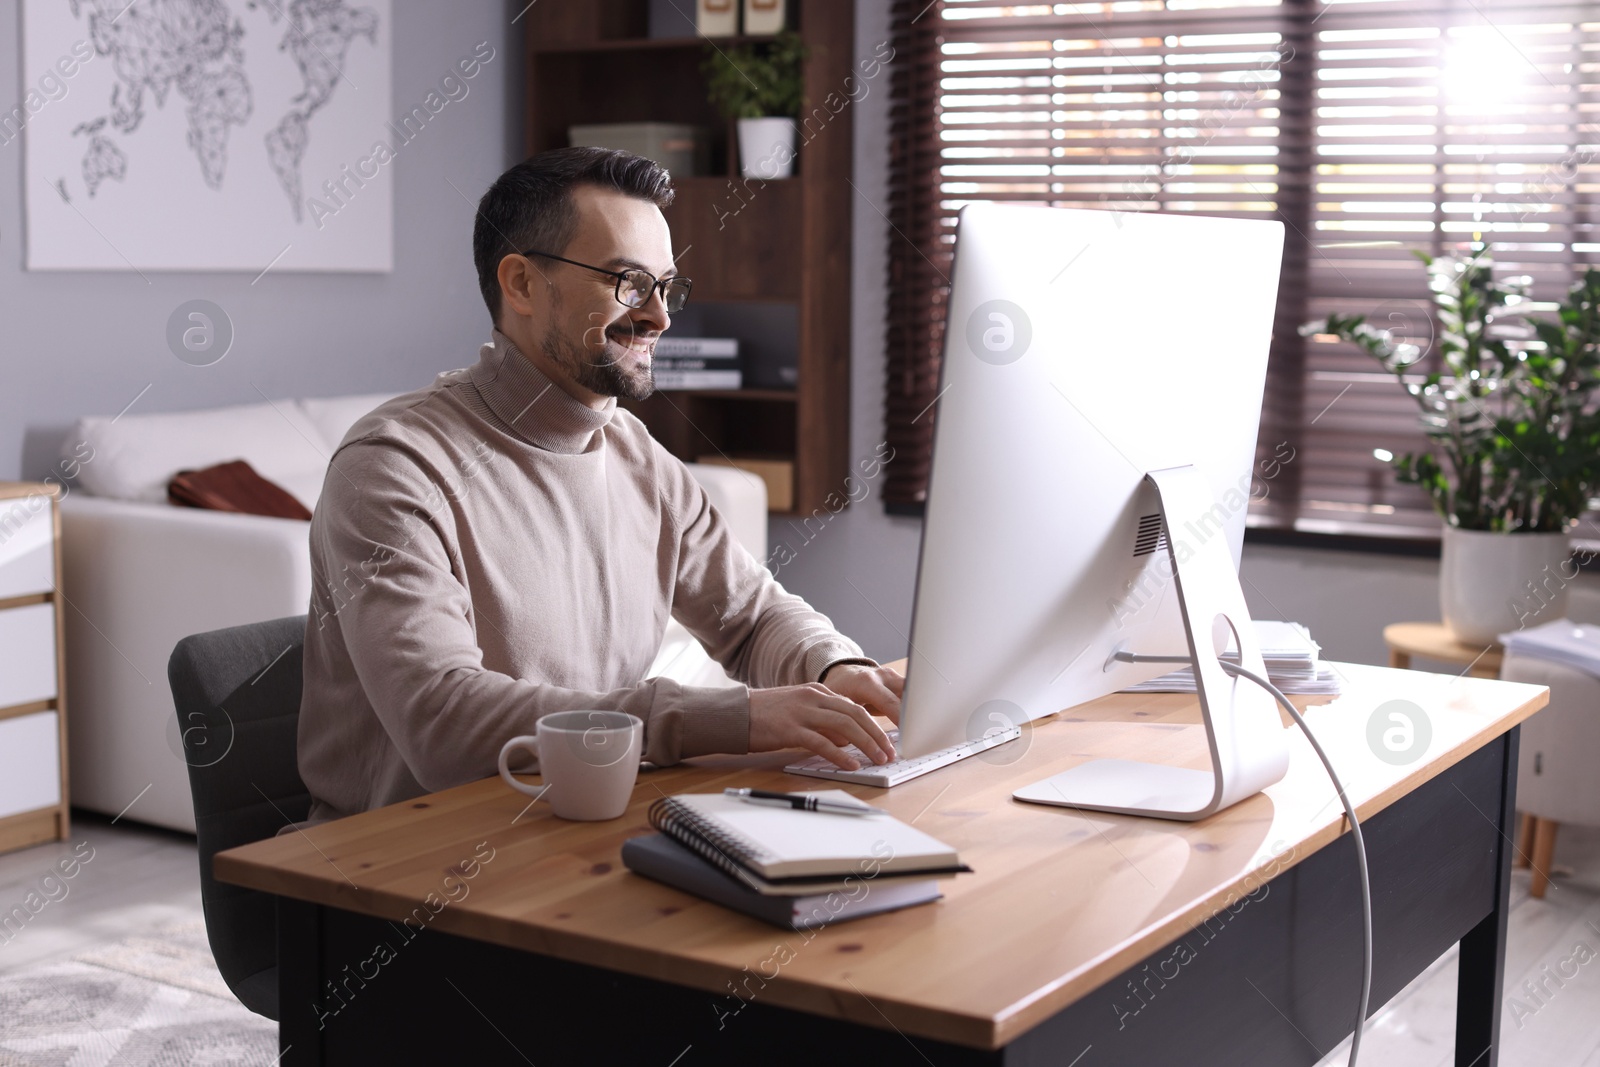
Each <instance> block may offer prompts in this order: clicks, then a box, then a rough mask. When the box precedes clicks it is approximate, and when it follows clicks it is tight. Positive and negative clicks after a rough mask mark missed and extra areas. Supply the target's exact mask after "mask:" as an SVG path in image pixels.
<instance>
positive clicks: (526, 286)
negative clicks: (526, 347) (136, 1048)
mask: <svg viewBox="0 0 1600 1067" xmlns="http://www.w3.org/2000/svg"><path fill="white" fill-rule="evenodd" d="M495 276H496V277H497V278H498V279H499V281H500V307H501V310H502V312H504V311H512V312H515V313H516V314H518V315H521V316H523V317H524V318H527V317H530V316H532V315H533V313H534V305H535V303H536V302H538V301H539V300H540V299H541V298H540V296H539V295H538V293H539V291H540V290H542V289H543V287H544V286H545V285H547V284H548V282H546V281H545V279H544V278H543V277H541V276H540V275H539V273H538V272H537V271H534V270H532V269H531V268H530V266H529V263H528V261H527V260H526V259H525V258H523V257H522V256H518V255H508V256H505V257H503V258H502V259H501V260H500V266H499V267H498V268H497V269H496V271H495Z"/></svg>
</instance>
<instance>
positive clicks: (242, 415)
mask: <svg viewBox="0 0 1600 1067" xmlns="http://www.w3.org/2000/svg"><path fill="white" fill-rule="evenodd" d="M386 399H388V395H387V394H374V395H369V396H354V397H336V398H324V399H302V400H277V401H272V402H270V403H266V404H250V405H244V406H239V407H230V408H219V409H212V410H209V411H197V412H180V413H175V414H160V415H124V416H121V417H120V418H116V419H111V418H86V419H81V420H79V422H78V424H77V425H76V426H75V427H74V429H73V432H72V433H71V434H70V435H69V436H68V437H67V439H66V441H65V442H64V445H63V449H62V454H63V456H64V457H73V458H74V459H75V460H76V466H77V468H78V471H79V474H78V477H77V481H76V484H75V485H74V486H73V487H72V488H71V490H70V492H69V493H68V494H67V496H66V499H65V500H63V501H62V507H61V525H62V548H63V579H62V586H63V592H64V593H65V595H66V598H67V601H68V604H69V607H68V611H67V617H66V631H67V652H66V657H67V687H66V695H67V708H68V713H67V714H68V748H69V752H70V761H71V778H70V783H71V785H70V789H71V795H72V803H73V804H75V805H77V806H80V807H84V808H87V809H89V810H91V811H99V812H105V813H107V814H110V815H116V814H118V813H120V812H123V811H124V810H125V809H126V817H127V818H129V819H136V820H139V821H141V822H147V823H153V824H155V825H158V826H165V827H169V828H171V829H175V830H186V831H191V832H192V831H193V830H194V812H193V808H192V806H191V804H190V799H189V778H188V770H187V767H186V766H185V764H184V760H183V757H182V746H181V745H180V744H179V737H178V724H177V719H176V715H175V712H174V711H173V705H172V694H171V691H170V689H169V688H168V686H167V657H168V656H169V655H171V653H172V649H173V646H174V645H175V644H176V643H177V642H178V640H179V639H180V638H183V637H185V636H187V635H189V634H193V633H200V632H202V631H205V630H214V629H218V628H220V627H224V626H237V625H240V624H243V623H248V622H259V621H262V620H266V619H274V618H280V617H282V616H285V615H297V614H303V613H304V612H305V611H306V609H307V605H308V604H309V601H310V595H311V565H310V558H309V552H308V547H307V534H308V530H309V525H308V524H307V523H305V522H300V521H297V520H291V519H268V518H260V517H257V516H251V515H233V514H226V513H222V512H215V511H201V510H195V509H191V508H180V507H174V506H172V505H170V504H167V503H166V502H165V501H166V484H167V481H168V480H169V479H170V478H171V477H172V475H173V474H174V473H176V472H177V471H178V470H180V469H183V468H195V467H205V466H209V465H211V464H214V463H221V462H226V461H228V460H233V459H244V460H246V461H248V462H249V463H250V465H251V466H252V467H254V468H255V469H256V470H257V471H258V472H259V473H261V474H262V475H263V476H264V477H266V478H269V479H271V480H272V481H274V482H277V483H278V484H279V485H282V486H283V487H284V488H285V489H287V490H289V491H290V492H291V493H293V494H294V495H295V496H296V497H297V498H298V499H299V500H300V501H301V502H302V503H304V504H305V505H306V506H307V507H308V508H315V506H316V501H317V496H318V494H319V493H320V491H321V489H322V478H323V473H324V471H325V469H326V466H327V457H328V456H329V455H331V454H332V452H333V450H334V449H335V448H336V447H337V445H338V443H339V441H341V440H342V439H343V437H344V435H345V432H346V431H347V430H348V429H349V427H350V426H351V425H352V424H354V423H355V421H356V420H357V419H358V418H360V417H361V416H362V415H364V414H366V413H367V412H368V411H370V410H372V409H373V408H375V407H377V406H378V405H379V404H380V403H382V402H383V401H384V400H386ZM66 469H68V470H71V469H72V467H71V466H70V465H69V466H68V467H67V468H66ZM689 469H690V470H691V471H693V472H694V475H695V477H696V479H697V480H699V482H700V483H701V485H703V486H704V487H705V489H706V492H707V493H708V495H709V496H710V497H711V501H712V503H713V505H714V506H715V507H716V508H717V509H718V510H719V511H720V512H721V513H722V515H723V517H724V518H725V519H726V520H727V521H728V523H729V525H730V526H731V527H732V528H733V531H734V534H735V536H737V537H738V538H739V540H740V541H741V542H742V543H743V544H744V545H745V547H746V548H748V549H749V550H750V551H751V552H752V553H753V554H754V555H755V556H756V558H757V559H762V558H765V556H766V537H767V534H766V529H767V527H766V519H767V499H766V489H765V487H764V486H763V485H762V483H761V482H760V480H759V479H756V478H752V477H750V476H749V475H747V474H744V473H742V472H740V471H735V470H731V469H728V468H723V467H712V466H702V465H699V464H691V465H690V468H689ZM650 673H651V676H656V675H666V676H668V677H672V678H675V679H677V680H679V681H682V682H685V683H686V684H692V685H728V684H732V683H731V682H730V680H729V679H728V677H727V676H726V675H725V674H724V673H723V671H722V669H721V667H720V666H719V665H718V664H717V663H716V662H714V661H713V660H712V659H711V658H710V657H709V656H707V655H706V653H705V651H704V650H703V649H702V648H701V647H700V644H699V643H698V642H697V641H695V640H694V638H693V637H691V636H690V635H689V633H688V631H686V630H684V629H683V627H681V626H679V625H678V624H677V623H676V622H674V623H672V624H671V626H670V627H669V629H668V632H667V635H666V639H665V641H664V642H663V644H662V648H661V651H660V653H659V654H658V656H657V658H656V663H655V665H654V666H653V667H652V669H651V672H650Z"/></svg>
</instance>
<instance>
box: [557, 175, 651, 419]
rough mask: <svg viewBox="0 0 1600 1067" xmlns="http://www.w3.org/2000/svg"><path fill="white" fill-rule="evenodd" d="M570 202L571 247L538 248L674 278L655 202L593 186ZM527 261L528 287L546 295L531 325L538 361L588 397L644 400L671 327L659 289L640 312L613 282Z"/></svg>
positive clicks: (568, 267)
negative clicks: (656, 353)
mask: <svg viewBox="0 0 1600 1067" xmlns="http://www.w3.org/2000/svg"><path fill="white" fill-rule="evenodd" d="M572 202H573V207H574V208H575V209H576V211H577V214H578V226H577V230H576V231H575V232H574V234H573V238H572V240H571V242H570V243H568V245H567V247H566V248H565V249H554V248H548V249H542V250H541V251H546V252H554V253H556V254H557V255H560V256H563V257H565V258H566V259H572V260H577V261H578V262H579V263H587V264H589V265H590V266H594V267H603V268H604V269H606V270H611V271H623V270H645V271H649V272H650V273H651V274H653V275H655V276H656V277H657V278H669V277H672V276H673V275H675V274H676V273H677V268H676V267H674V266H673V263H672V235H671V233H670V232H669V231H668V229H667V220H666V219H665V218H663V217H662V215H661V211H660V209H659V208H657V207H656V206H655V205H654V204H652V203H650V202H649V201H647V200H639V199H636V198H634V197H631V196H626V195H624V194H622V193H618V192H615V191H613V190H609V189H601V188H598V187H596V186H592V185H580V186H578V187H577V188H575V189H574V190H573V191H572ZM531 263H532V267H533V270H534V271H535V272H536V273H535V276H534V279H533V281H534V283H535V284H533V285H532V287H531V288H532V289H533V291H534V292H535V293H537V292H539V291H540V290H541V289H542V290H543V292H544V295H545V297H546V300H545V301H544V308H543V311H544V314H542V315H535V316H534V321H533V323H532V324H531V325H532V328H533V333H534V340H535V341H536V343H537V344H538V346H539V349H540V351H541V352H542V353H543V354H544V355H545V357H546V358H548V359H549V360H550V361H551V362H552V363H554V364H555V365H556V367H557V368H559V369H560V370H561V371H562V372H563V373H565V374H566V375H568V376H569V377H570V378H571V379H572V380H573V381H574V382H576V383H577V384H578V385H580V386H582V387H583V388H584V389H586V390H588V391H589V392H591V393H594V394H597V395H599V396H616V397H627V398H630V399H633V400H643V399H644V398H645V397H647V396H649V395H650V393H651V392H652V391H653V390H654V389H655V381H654V379H653V378H652V376H651V370H650V360H651V353H652V351H653V350H654V348H655V343H656V339H657V338H658V337H659V336H660V335H661V333H662V332H663V331H664V330H666V329H667V327H668V326H670V325H671V324H672V320H671V319H670V318H669V317H668V315H667V309H666V307H665V306H664V305H663V304H662V302H661V294H660V292H659V290H658V291H657V292H655V293H653V294H652V295H651V297H650V300H649V301H648V302H647V303H646V304H645V305H644V306H643V307H639V308H630V307H625V306H624V305H623V304H622V303H620V302H619V301H618V300H617V298H616V291H617V279H616V278H613V277H610V276H608V275H605V274H601V273H599V272H597V271H592V270H586V269H584V268H583V267H578V266H574V265H572V264H570V263H562V262H561V261H559V260H553V259H548V258H546V257H543V256H534V257H532V260H531ZM539 283H543V284H542V285H541V284H539ZM626 291H627V287H626V286H624V295H626Z"/></svg>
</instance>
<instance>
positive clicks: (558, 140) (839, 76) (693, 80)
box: [524, 0, 857, 514]
mask: <svg viewBox="0 0 1600 1067" xmlns="http://www.w3.org/2000/svg"><path fill="white" fill-rule="evenodd" d="M791 6H792V8H795V9H797V10H796V11H795V12H794V13H793V14H792V15H791V18H792V19H793V20H794V23H795V25H796V29H797V30H798V31H799V33H800V35H801V37H802V38H803V39H804V40H805V42H806V45H807V47H808V49H809V56H808V58H807V61H806V73H805V94H806V100H807V105H808V109H809V108H811V107H818V106H819V105H821V103H822V101H824V100H825V99H827V98H828V96H829V94H830V93H837V94H841V95H842V94H843V93H844V92H845V90H846V81H845V79H847V78H849V77H851V76H853V75H856V74H857V72H856V70H855V66H854V64H855V58H854V56H853V55H852V47H853V41H854V34H855V4H854V0H806V2H805V3H803V4H801V3H799V2H798V0H791ZM647 7H648V4H647V3H646V2H645V0H587V2H585V3H583V4H536V5H534V6H533V7H531V8H529V9H528V11H527V13H526V15H525V16H524V17H525V21H526V23H527V35H528V36H527V42H528V48H527V54H528V60H527V68H528V69H527V131H526V132H527V138H526V140H527V148H528V151H529V153H530V154H531V153H533V152H539V151H543V150H545V149H547V148H556V147H560V146H562V145H565V144H567V143H568V138H567V130H568V128H569V127H571V126H574V125H577V124H580V123H599V122H645V121H654V122H679V123H691V124H693V125H696V126H703V127H705V128H706V129H708V130H710V131H711V134H712V138H711V139H712V145H711V173H709V174H707V175H701V176H679V177H675V179H674V185H675V186H676V188H677V200H676V202H675V203H674V204H673V205H672V207H671V208H669V209H668V210H667V212H666V216H667V221H668V224H669V225H670V226H671V227H672V236H673V247H674V249H675V251H676V252H677V254H678V255H679V256H680V257H681V258H680V261H679V270H681V271H682V272H683V273H684V274H685V275H687V276H688V277H690V278H693V279H694V296H693V303H694V304H696V305H701V304H738V303H752V302H755V303H764V304H788V305H792V306H794V308H795V309H796V321H797V330H798V337H797V338H796V342H797V350H798V360H797V382H796V385H795V388H794V389H792V390H786V389H770V388H767V389H756V388H752V389H737V390H733V389H692V390H671V391H663V392H660V393H657V394H656V395H655V396H653V397H651V398H650V399H649V400H646V401H644V402H642V403H631V402H630V403H628V407H629V408H630V409H631V410H633V411H634V413H635V414H637V415H638V416H639V417H640V418H641V419H643V420H644V422H645V423H646V425H648V426H649V427H650V430H651V432H652V433H653V434H655V436H656V437H657V439H658V440H660V441H661V442H662V444H663V445H665V446H666V447H667V448H668V449H669V450H670V451H671V452H672V453H673V454H674V455H676V456H678V457H679V458H681V459H684V460H686V461H693V460H694V459H696V458H698V457H699V456H701V455H706V454H712V453H715V454H720V455H726V456H738V455H762V456H768V457H771V456H780V457H784V458H789V459H792V460H793V462H794V467H795V493H794V496H795V508H794V512H793V513H797V514H809V513H810V512H812V511H814V510H816V509H819V508H825V507H826V505H825V504H824V501H825V500H828V499H829V498H830V497H831V499H832V501H833V502H834V503H835V504H837V503H838V501H839V500H841V499H844V498H847V497H848V495H849V494H848V485H847V483H846V478H847V476H848V475H849V472H850V456H849V421H850V293H851V279H850V237H851V213H852V210H853V207H854V204H853V201H852V196H853V191H852V187H851V184H850V178H851V169H850V167H851V160H852V151H851V139H852V125H853V116H852V114H851V110H852V108H851V106H846V107H844V108H843V109H842V110H840V111H839V112H838V113H833V112H831V111H829V110H828V109H827V108H821V110H820V111H819V112H818V115H819V116H820V117H819V119H818V120H817V121H813V122H812V123H810V124H809V126H808V125H807V124H806V123H805V121H804V116H802V122H801V130H800V136H799V147H798V150H797V153H798V159H797V163H796V168H795V176H794V177H792V178H785V179H778V180H774V181H766V182H762V181H757V180H755V179H750V180H749V181H748V182H746V181H744V180H743V179H741V178H740V177H739V165H738V146H737V140H736V136H735V133H734V128H733V124H732V123H729V122H726V121H724V120H723V119H722V118H721V116H719V115H718V114H717V113H716V112H715V110H714V109H713V108H712V107H711V105H710V103H709V101H708V100H707V98H706V87H705V77H704V75H703V74H701V71H700V66H701V63H702V61H703V59H704V54H705V47H706V40H707V39H705V38H670V39H651V38H649V37H647V36H646V10H647ZM710 40H713V41H714V42H715V44H716V45H717V46H718V47H723V48H726V47H729V46H731V45H738V44H743V43H748V42H751V41H755V40H758V38H750V37H732V38H723V37H719V38H714V39H710ZM821 117H825V121H823V120H822V118H821ZM741 340H748V339H746V338H741Z"/></svg>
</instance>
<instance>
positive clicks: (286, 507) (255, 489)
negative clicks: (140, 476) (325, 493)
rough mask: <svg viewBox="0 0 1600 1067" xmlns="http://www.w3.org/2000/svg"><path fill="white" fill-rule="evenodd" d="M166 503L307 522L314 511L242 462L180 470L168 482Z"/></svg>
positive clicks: (239, 460)
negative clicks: (200, 468)
mask: <svg viewBox="0 0 1600 1067" xmlns="http://www.w3.org/2000/svg"><path fill="white" fill-rule="evenodd" d="M167 500H168V502H169V503H173V504H177V505H178V506H179V507H186V508H209V509H210V510H212V511H233V512H238V513H240V514H243V515H266V516H268V517H270V518H274V519H306V520H309V519H310V518H311V512H309V511H307V510H306V507H305V505H304V504H302V503H300V501H298V500H296V499H295V498H294V497H293V496H292V495H290V493H289V491H288V490H286V489H284V488H283V487H282V486H281V485H278V484H277V483H275V482H269V481H267V479H265V478H263V477H261V475H259V474H257V473H256V471H255V468H254V467H252V466H250V464H248V463H246V462H245V461H244V460H242V459H236V460H234V461H232V462H231V463H218V464H217V465H216V466H215V467H207V468H205V469H204V470H197V471H179V472H178V473H177V474H175V475H173V476H172V481H170V482H168V483H167Z"/></svg>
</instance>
